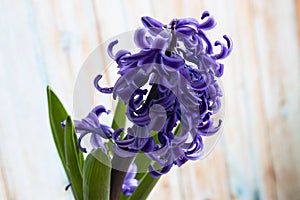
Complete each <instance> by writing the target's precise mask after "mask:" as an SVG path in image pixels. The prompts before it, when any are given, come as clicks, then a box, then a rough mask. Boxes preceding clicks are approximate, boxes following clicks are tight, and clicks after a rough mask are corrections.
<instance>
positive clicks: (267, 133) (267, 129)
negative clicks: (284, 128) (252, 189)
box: [250, 0, 278, 199]
mask: <svg viewBox="0 0 300 200" xmlns="http://www.w3.org/2000/svg"><path fill="white" fill-rule="evenodd" d="M250 9H251V13H254V5H253V0H250ZM251 26H252V27H253V28H252V29H253V30H255V25H254V21H253V18H252V19H251ZM252 34H253V32H252ZM253 38H254V43H253V45H254V47H255V48H254V49H257V48H256V47H257V39H256V37H255V35H254V36H253ZM254 56H255V63H256V66H257V65H258V63H259V61H258V59H259V55H258V53H257V51H255V52H254ZM261 69H262V68H259V67H257V71H258V73H259V74H260V75H261V74H262V72H261ZM257 85H258V87H257V90H258V91H257V92H258V93H259V94H260V95H259V97H258V100H259V105H260V106H261V110H262V111H264V110H265V109H266V108H265V107H264V105H263V103H262V102H263V96H264V95H263V92H262V88H261V86H262V84H261V79H260V78H258V80H257ZM261 117H262V119H263V121H264V122H266V123H263V124H265V126H264V128H263V130H264V132H265V133H264V135H265V136H266V140H267V142H266V144H265V145H266V149H267V151H266V154H267V158H268V162H269V163H270V164H269V165H270V166H267V167H268V168H267V170H268V171H267V173H268V175H270V176H271V178H272V179H271V180H272V182H271V184H272V185H270V186H269V187H270V188H271V191H270V192H271V195H272V196H273V197H274V198H275V199H278V193H277V192H276V191H278V190H277V180H276V174H275V169H274V158H273V154H272V148H271V145H270V141H271V135H270V127H269V123H268V120H267V117H266V114H265V112H262V113H261ZM266 192H267V193H266V195H267V196H268V190H267V191H266Z"/></svg>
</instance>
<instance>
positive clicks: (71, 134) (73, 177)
mask: <svg viewBox="0 0 300 200" xmlns="http://www.w3.org/2000/svg"><path fill="white" fill-rule="evenodd" d="M64 136H65V160H66V169H67V174H68V177H69V181H70V183H71V184H72V191H73V194H74V197H75V199H77V200H82V198H83V193H82V163H80V162H81V161H80V158H79V157H80V156H82V153H81V152H80V151H79V148H78V142H77V137H76V133H75V128H74V126H73V122H72V120H71V117H70V116H68V118H67V120H66V127H65V135H64Z"/></svg>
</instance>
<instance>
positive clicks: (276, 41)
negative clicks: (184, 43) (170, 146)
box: [0, 0, 300, 200]
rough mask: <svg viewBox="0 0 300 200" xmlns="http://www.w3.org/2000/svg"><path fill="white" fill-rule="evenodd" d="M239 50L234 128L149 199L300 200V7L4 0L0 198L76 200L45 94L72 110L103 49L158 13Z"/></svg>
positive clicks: (233, 77) (268, 0) (189, 0)
mask: <svg viewBox="0 0 300 200" xmlns="http://www.w3.org/2000/svg"><path fill="white" fill-rule="evenodd" d="M204 10H209V11H210V12H211V13H212V14H213V15H214V16H215V18H216V20H217V22H218V26H217V28H216V29H215V30H214V31H213V33H212V36H216V39H219V38H221V36H222V35H223V34H228V35H230V36H231V37H232V38H233V40H234V51H233V53H232V55H231V57H230V58H229V59H228V60H226V61H225V64H226V65H225V67H226V68H225V75H224V78H223V85H224V88H225V98H226V108H225V112H226V115H225V123H224V125H225V128H224V131H223V135H222V137H221V140H220V142H219V143H218V144H217V146H216V148H215V150H214V151H213V152H212V153H211V154H210V155H209V156H208V157H207V158H206V159H204V160H201V161H197V162H192V163H188V164H186V165H185V166H183V167H182V168H177V167H174V170H172V172H171V173H169V174H168V175H166V176H164V177H163V178H162V180H160V183H159V184H158V185H157V187H156V188H155V191H154V192H153V193H152V194H151V196H150V197H149V199H153V200H154V199H155V200H159V199H174V200H184V199H191V200H208V199H209V200H220V199H221V200H223V199H224V200H227V199H242V200H262V199H266V200H269V199H270V200H276V199H279V200H299V199H300V133H299V130H300V122H299V120H300V59H299V56H300V48H299V45H300V1H299V0H244V1H240V0H227V1H221V0H203V1H200V0H198V1H196V0H173V1H171V0H163V1H162V0H151V1H150V0H111V1H108V0H106V1H105V0H72V1H71V0H64V1H59V0H0V89H1V92H0V199H1V200H13V199H16V200H27V199H28V200H41V199H43V200H44V199H46V200H47V199H49V200H50V199H51V200H53V199H72V197H71V195H70V192H66V191H64V187H65V186H66V185H67V183H68V182H67V180H66V177H65V176H64V172H63V169H62V167H61V166H60V161H59V159H58V156H57V153H56V150H55V147H54V144H53V141H52V136H51V133H50V127H49V125H48V118H47V104H46V90H45V89H46V85H47V84H50V85H51V86H52V87H53V88H54V90H55V91H56V92H57V94H59V96H60V97H61V99H62V100H63V102H64V103H65V104H66V105H67V107H68V106H69V107H68V109H69V110H71V106H72V97H73V96H72V92H73V88H74V84H75V80H76V76H77V74H78V72H79V70H80V67H81V65H82V63H83V61H84V59H85V58H86V57H87V56H88V55H89V52H91V51H92V50H93V49H94V48H95V47H96V46H97V45H98V44H99V43H101V42H103V41H105V40H106V39H108V38H110V37H112V36H115V35H117V34H119V33H122V32H125V31H128V30H132V29H134V28H136V27H138V26H140V25H141V23H140V17H141V16H144V15H149V16H152V17H155V18H157V19H159V20H161V21H163V22H169V20H170V19H172V18H174V17H177V18H179V17H186V16H190V17H194V18H197V19H199V18H200V15H201V13H202V11H204Z"/></svg>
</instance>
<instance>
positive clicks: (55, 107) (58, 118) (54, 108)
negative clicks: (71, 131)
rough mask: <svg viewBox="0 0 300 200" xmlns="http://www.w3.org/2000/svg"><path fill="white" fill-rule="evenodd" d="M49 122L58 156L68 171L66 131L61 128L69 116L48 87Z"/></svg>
mask: <svg viewBox="0 0 300 200" xmlns="http://www.w3.org/2000/svg"><path fill="white" fill-rule="evenodd" d="M47 96H48V109H49V120H50V126H51V130H52V135H53V139H54V142H55V145H56V149H57V151H58V155H59V157H60V160H61V162H62V164H63V167H64V169H65V170H66V161H65V155H64V154H65V153H64V129H63V128H62V127H61V122H63V121H64V120H66V119H67V117H68V114H67V112H66V110H65V108H64V106H63V105H62V103H61V102H60V100H59V99H58V97H57V96H56V95H55V93H54V92H53V91H52V90H51V88H50V87H49V86H47Z"/></svg>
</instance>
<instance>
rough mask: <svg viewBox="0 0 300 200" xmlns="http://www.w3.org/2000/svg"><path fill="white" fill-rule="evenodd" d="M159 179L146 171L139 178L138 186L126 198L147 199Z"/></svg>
mask: <svg viewBox="0 0 300 200" xmlns="http://www.w3.org/2000/svg"><path fill="white" fill-rule="evenodd" d="M158 181H159V178H153V177H152V176H151V175H150V174H149V173H147V174H146V175H145V176H144V177H143V179H142V180H141V182H140V184H139V186H138V187H137V188H136V190H135V191H134V193H133V194H132V195H131V196H130V197H129V198H127V199H128V200H141V199H147V197H148V196H149V194H150V192H151V191H152V189H153V188H154V186H155V185H156V183H157V182H158Z"/></svg>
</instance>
